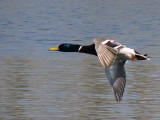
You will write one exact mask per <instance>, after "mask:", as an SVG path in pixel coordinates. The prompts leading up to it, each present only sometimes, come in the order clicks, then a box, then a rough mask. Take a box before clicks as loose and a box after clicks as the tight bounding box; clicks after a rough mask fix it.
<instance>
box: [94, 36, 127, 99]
mask: <svg viewBox="0 0 160 120" xmlns="http://www.w3.org/2000/svg"><path fill="white" fill-rule="evenodd" d="M94 43H95V46H96V48H95V49H96V52H97V55H98V58H99V60H100V62H101V64H102V66H103V67H104V68H105V72H106V75H107V77H108V79H109V83H110V85H111V86H112V87H113V91H114V95H115V98H116V100H117V102H120V100H121V99H122V96H123V92H124V88H125V83H126V74H125V69H124V64H125V62H126V61H125V60H124V61H122V60H121V61H119V60H117V59H116V58H117V54H118V51H117V50H116V49H114V47H116V46H120V45H121V44H119V43H117V42H114V41H111V40H105V39H95V40H94Z"/></svg>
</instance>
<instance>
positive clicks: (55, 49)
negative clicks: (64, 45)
mask: <svg viewBox="0 0 160 120" xmlns="http://www.w3.org/2000/svg"><path fill="white" fill-rule="evenodd" d="M48 50H49V51H59V48H58V46H57V47H55V48H49V49H48Z"/></svg>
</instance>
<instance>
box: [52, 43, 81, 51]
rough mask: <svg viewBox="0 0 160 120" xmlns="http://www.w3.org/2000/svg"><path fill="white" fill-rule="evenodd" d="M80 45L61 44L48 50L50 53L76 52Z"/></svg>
mask: <svg viewBox="0 0 160 120" xmlns="http://www.w3.org/2000/svg"><path fill="white" fill-rule="evenodd" d="M79 47H80V45H78V44H69V43H63V44H61V45H59V46H57V47H55V48H50V49H49V50H50V51H62V52H78V49H79Z"/></svg>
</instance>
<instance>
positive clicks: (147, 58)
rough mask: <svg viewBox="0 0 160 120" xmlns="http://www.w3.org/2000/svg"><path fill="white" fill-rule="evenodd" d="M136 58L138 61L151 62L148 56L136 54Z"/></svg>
mask: <svg viewBox="0 0 160 120" xmlns="http://www.w3.org/2000/svg"><path fill="white" fill-rule="evenodd" d="M135 57H136V59H137V60H150V58H149V57H148V56H147V54H144V55H140V54H136V55H135Z"/></svg>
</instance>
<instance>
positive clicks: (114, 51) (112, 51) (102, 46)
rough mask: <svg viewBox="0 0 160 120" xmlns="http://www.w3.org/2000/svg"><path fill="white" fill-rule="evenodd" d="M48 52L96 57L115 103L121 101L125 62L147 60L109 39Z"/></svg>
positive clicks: (52, 49) (66, 45) (60, 46)
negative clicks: (75, 53) (103, 71)
mask: <svg viewBox="0 0 160 120" xmlns="http://www.w3.org/2000/svg"><path fill="white" fill-rule="evenodd" d="M49 51H62V52H79V53H88V54H92V55H96V56H98V58H99V60H100V62H101V64H102V66H103V68H104V69H105V73H106V76H107V77H108V80H109V83H110V86H111V87H112V88H113V91H114V95H115V98H116V101H117V102H120V101H121V99H122V96H123V93H124V88H125V84H126V74H125V68H124V65H125V63H126V61H127V60H132V61H136V60H149V57H148V56H147V54H145V55H142V54H140V53H138V52H137V51H135V50H134V49H131V48H128V47H126V46H124V45H121V44H120V43H118V42H115V41H114V40H109V39H94V40H93V44H91V45H87V46H82V45H79V44H69V43H63V44H61V45H59V46H57V47H56V48H50V49H49Z"/></svg>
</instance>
